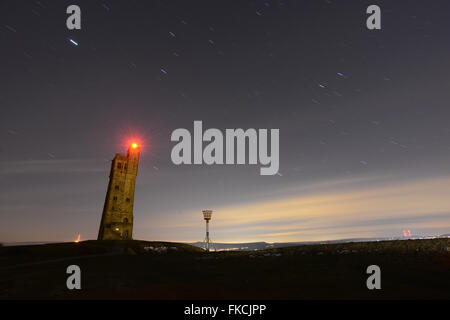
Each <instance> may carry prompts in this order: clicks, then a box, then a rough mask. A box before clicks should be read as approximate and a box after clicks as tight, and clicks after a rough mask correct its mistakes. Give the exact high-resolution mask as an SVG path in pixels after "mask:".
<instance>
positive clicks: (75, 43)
mask: <svg viewBox="0 0 450 320" xmlns="http://www.w3.org/2000/svg"><path fill="white" fill-rule="evenodd" d="M69 41H70V42H72V43H73V44H74V45H76V46H78V43H77V42H75V41H73V40H72V39H69Z"/></svg>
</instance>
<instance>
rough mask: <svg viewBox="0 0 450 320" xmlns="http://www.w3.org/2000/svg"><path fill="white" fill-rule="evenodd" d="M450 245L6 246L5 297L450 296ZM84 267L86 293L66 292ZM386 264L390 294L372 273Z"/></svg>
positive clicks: (0, 281) (0, 269) (1, 293)
mask: <svg viewBox="0 0 450 320" xmlns="http://www.w3.org/2000/svg"><path fill="white" fill-rule="evenodd" d="M449 250H450V239H448V238H443V239H430V240H403V241H380V242H355V243H338V244H321V245H302V246H292V247H286V248H274V249H268V250H261V251H231V252H225V251H224V252H211V253H206V252H204V251H203V250H202V249H199V248H197V247H194V246H189V245H186V244H179V243H168V242H148V241H133V240H130V241H124V242H122V241H85V242H80V243H61V244H47V245H33V246H12V247H1V248H0V298H2V299H16V298H39V299H108V298H112V299H316V298H319V299H411V298H412V299H438V298H440V299H450V290H449V288H450V251H449ZM71 264H76V265H78V266H80V268H81V272H82V281H81V283H82V289H81V290H68V289H67V288H66V279H67V277H68V275H67V274H66V268H67V267H68V266H69V265H71ZM372 264H376V265H378V266H380V268H381V287H382V289H381V290H368V289H367V287H366V279H367V277H368V276H369V275H367V274H366V269H367V267H368V266H369V265H372Z"/></svg>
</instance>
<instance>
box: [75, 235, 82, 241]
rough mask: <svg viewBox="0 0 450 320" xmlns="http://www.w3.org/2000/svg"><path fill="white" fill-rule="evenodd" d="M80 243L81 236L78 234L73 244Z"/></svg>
mask: <svg viewBox="0 0 450 320" xmlns="http://www.w3.org/2000/svg"><path fill="white" fill-rule="evenodd" d="M80 241H81V234H78V237H77V239H76V240H75V241H74V242H75V243H78V242H80Z"/></svg>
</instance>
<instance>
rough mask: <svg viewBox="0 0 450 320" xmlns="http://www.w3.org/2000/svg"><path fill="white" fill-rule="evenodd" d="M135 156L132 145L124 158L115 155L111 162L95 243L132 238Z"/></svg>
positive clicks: (136, 163)
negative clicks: (96, 241) (97, 241)
mask: <svg viewBox="0 0 450 320" xmlns="http://www.w3.org/2000/svg"><path fill="white" fill-rule="evenodd" d="M139 153H140V148H139V146H138V145H136V144H132V145H131V146H130V147H129V148H128V153H127V156H126V157H125V156H122V155H120V154H116V156H115V157H114V159H113V161H112V164H111V172H110V174H109V184H108V190H107V192H106V198H105V204H104V207H103V214H102V220H101V222H100V228H99V231H98V237H97V239H98V240H130V239H132V233H133V204H134V186H135V182H136V176H137V171H138V164H139Z"/></svg>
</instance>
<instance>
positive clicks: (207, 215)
mask: <svg viewBox="0 0 450 320" xmlns="http://www.w3.org/2000/svg"><path fill="white" fill-rule="evenodd" d="M211 215H212V210H203V218H204V219H205V221H206V238H205V249H206V251H207V252H209V242H210V239H209V220H211Z"/></svg>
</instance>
